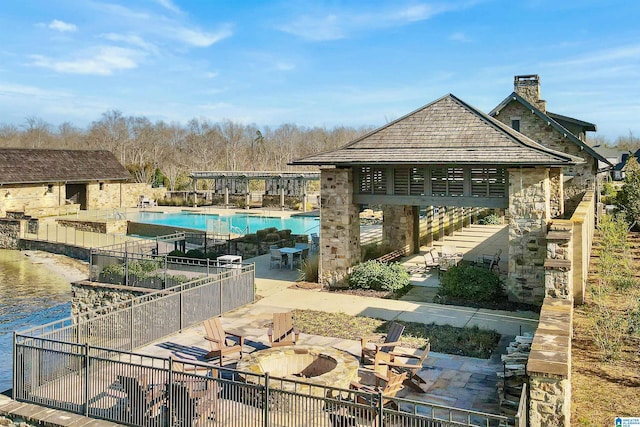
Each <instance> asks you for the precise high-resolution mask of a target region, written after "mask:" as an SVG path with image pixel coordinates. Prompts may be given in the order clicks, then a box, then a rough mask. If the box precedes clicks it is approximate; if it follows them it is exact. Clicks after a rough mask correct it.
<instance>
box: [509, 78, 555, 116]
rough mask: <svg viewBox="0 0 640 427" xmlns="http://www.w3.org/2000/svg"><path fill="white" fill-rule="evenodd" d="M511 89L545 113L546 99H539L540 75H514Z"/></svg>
mask: <svg viewBox="0 0 640 427" xmlns="http://www.w3.org/2000/svg"><path fill="white" fill-rule="evenodd" d="M513 91H514V92H515V93H517V94H518V95H520V96H521V97H523V98H524V99H526V100H527V101H529V102H530V103H531V105H533V106H534V107H536V108H538V109H539V110H540V111H542V112H543V113H545V114H546V112H547V101H544V100H542V99H540V77H538V75H537V74H528V75H526V76H515V77H514V78H513Z"/></svg>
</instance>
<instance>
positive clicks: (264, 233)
mask: <svg viewBox="0 0 640 427" xmlns="http://www.w3.org/2000/svg"><path fill="white" fill-rule="evenodd" d="M267 234H269V231H268V230H267V229H266V228H263V229H262V230H258V231H256V234H252V236H257V238H258V239H257V240H264V238H265V237H267ZM247 236H250V234H247ZM245 237H246V236H245Z"/></svg>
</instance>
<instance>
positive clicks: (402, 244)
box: [382, 205, 415, 254]
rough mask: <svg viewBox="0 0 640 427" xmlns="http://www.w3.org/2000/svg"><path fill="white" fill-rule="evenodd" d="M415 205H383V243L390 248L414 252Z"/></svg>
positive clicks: (407, 252)
mask: <svg viewBox="0 0 640 427" xmlns="http://www.w3.org/2000/svg"><path fill="white" fill-rule="evenodd" d="M413 221H414V217H413V206H389V205H384V206H383V207H382V244H383V245H387V246H388V247H389V250H392V251H395V250H398V249H400V250H403V251H404V252H405V254H410V253H413V251H414V249H415V247H414V246H415V245H414V242H413Z"/></svg>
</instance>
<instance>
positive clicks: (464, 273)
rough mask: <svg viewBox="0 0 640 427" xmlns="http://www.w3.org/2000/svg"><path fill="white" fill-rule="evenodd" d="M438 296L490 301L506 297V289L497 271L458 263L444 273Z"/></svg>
mask: <svg viewBox="0 0 640 427" xmlns="http://www.w3.org/2000/svg"><path fill="white" fill-rule="evenodd" d="M438 296H439V297H441V298H444V299H447V298H451V299H454V300H462V301H469V302H490V301H495V300H496V299H499V298H504V291H503V289H502V283H501V282H500V278H499V277H498V276H497V275H496V274H495V273H493V272H491V271H489V270H485V269H484V268H479V267H474V266H471V265H457V266H454V267H451V268H449V269H448V270H447V271H446V272H445V273H444V274H443V275H442V278H441V283H440V289H439V290H438Z"/></svg>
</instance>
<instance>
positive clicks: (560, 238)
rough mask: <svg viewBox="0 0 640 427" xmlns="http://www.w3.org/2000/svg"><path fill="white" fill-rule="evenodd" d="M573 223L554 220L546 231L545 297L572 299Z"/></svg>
mask: <svg viewBox="0 0 640 427" xmlns="http://www.w3.org/2000/svg"><path fill="white" fill-rule="evenodd" d="M572 230H573V224H572V223H571V221H560V220H554V221H553V223H552V224H550V225H549V233H547V259H546V261H545V262H544V268H545V276H544V284H545V286H544V287H545V297H550V298H560V299H569V300H573V271H572V260H573V249H572V248H573V242H572V239H571V237H572Z"/></svg>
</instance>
